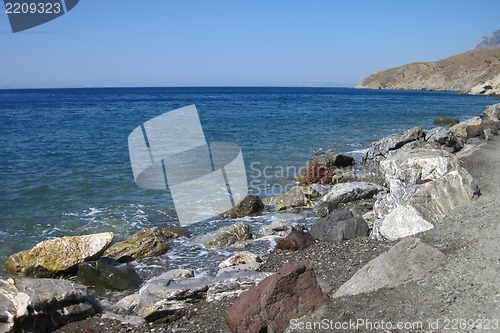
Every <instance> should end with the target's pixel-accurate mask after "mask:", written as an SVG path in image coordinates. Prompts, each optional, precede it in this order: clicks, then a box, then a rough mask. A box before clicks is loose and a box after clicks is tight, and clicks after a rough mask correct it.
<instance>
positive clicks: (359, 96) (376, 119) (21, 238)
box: [0, 88, 494, 274]
mask: <svg viewBox="0 0 500 333" xmlns="http://www.w3.org/2000/svg"><path fill="white" fill-rule="evenodd" d="M493 103H494V101H492V100H490V99H487V98H485V97H477V96H466V95H458V94H454V93H443V92H410V91H386V90H363V89H350V88H109V89H42V90H0V128H1V131H0V142H1V145H0V160H1V163H0V176H1V178H0V179H1V183H0V184H1V186H0V226H1V229H0V262H1V263H3V262H4V261H5V259H6V258H7V256H8V255H10V254H12V253H14V252H17V251H20V250H24V249H27V248H31V247H32V246H33V245H35V244H36V243H37V242H39V241H41V240H45V239H48V238H51V237H59V236H66V235H78V234H85V233H91V232H101V231H114V232H116V233H117V235H118V237H126V236H128V235H130V234H132V233H133V232H135V231H137V230H139V229H140V228H141V227H150V226H175V225H176V223H177V222H176V218H175V211H174V209H173V205H172V202H171V200H170V197H169V195H168V194H167V193H165V192H162V191H154V190H144V189H141V188H138V187H137V186H136V185H135V183H134V180H133V177H132V171H131V166H130V160H129V156H128V147H127V138H128V135H129V134H130V132H131V131H132V130H133V129H134V128H136V127H137V126H139V125H140V124H142V123H144V122H145V121H147V120H149V119H151V118H153V117H155V116H158V115H160V114H163V113H165V112H167V111H169V110H173V109H175V108H178V107H182V106H186V105H190V104H196V106H197V108H198V112H199V115H200V119H201V123H202V126H203V128H204V131H205V136H206V139H207V141H208V142H213V141H226V142H233V143H236V144H238V145H239V146H240V147H241V149H242V153H243V157H244V159H245V163H246V165H247V173H248V176H249V180H252V179H253V178H254V176H257V175H258V173H259V170H260V171H261V170H263V168H264V167H266V166H270V167H272V168H273V169H272V170H277V169H278V168H280V167H283V168H285V167H298V166H301V165H303V164H304V162H305V160H306V159H307V158H308V157H310V156H311V155H312V154H313V153H314V152H316V151H318V150H329V151H333V152H344V153H351V154H354V155H355V156H357V157H358V158H359V157H360V156H361V155H360V150H362V149H364V148H367V147H368V146H369V145H370V143H371V142H372V141H373V140H376V139H378V138H381V137H383V136H387V135H389V134H393V133H396V132H399V131H402V130H405V129H407V128H410V127H413V126H417V125H418V126H422V127H424V128H431V127H432V126H433V125H432V122H433V120H434V119H435V118H437V117H458V118H460V119H466V118H468V117H471V116H476V115H479V114H480V113H481V112H482V110H483V107H484V106H486V105H489V104H493ZM268 170H269V168H268ZM288 176H290V175H286V177H284V178H283V179H271V180H269V179H260V181H261V182H260V183H259V186H261V187H262V186H265V185H268V186H269V185H273V184H274V183H280V184H281V183H288V182H289V179H288ZM260 178H262V177H260ZM266 182H267V184H266ZM255 184H256V182H254V183H253V185H255ZM252 189H253V191H254V192H256V191H257V190H259V189H262V188H258V187H255V186H253V187H252ZM210 227H213V225H212V224H207V225H195V226H193V230H194V231H195V232H204V231H205V230H204V228H210ZM170 259H171V260H173V259H172V258H170ZM174 261H175V260H174ZM0 274H1V273H0Z"/></svg>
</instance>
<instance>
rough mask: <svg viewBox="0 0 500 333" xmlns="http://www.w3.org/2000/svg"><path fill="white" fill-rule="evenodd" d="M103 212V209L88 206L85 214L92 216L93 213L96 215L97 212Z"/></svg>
mask: <svg viewBox="0 0 500 333" xmlns="http://www.w3.org/2000/svg"><path fill="white" fill-rule="evenodd" d="M103 212H104V210H101V209H99V208H94V207H90V212H88V213H87V215H86V216H94V215H97V214H99V213H103Z"/></svg>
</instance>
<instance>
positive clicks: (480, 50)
mask: <svg viewBox="0 0 500 333" xmlns="http://www.w3.org/2000/svg"><path fill="white" fill-rule="evenodd" d="M495 34H500V32H499V31H497V32H496V33H495ZM489 37H491V36H489ZM493 37H494V36H493ZM493 37H491V38H489V39H488V40H487V41H488V43H486V42H483V40H482V42H481V43H480V44H479V45H478V46H477V47H476V48H475V49H474V50H471V51H468V52H465V53H461V54H457V55H454V56H452V57H449V58H446V59H442V60H439V61H435V62H416V63H411V64H407V65H403V66H399V67H394V68H390V69H386V70H382V71H380V72H378V73H375V74H373V75H370V76H369V77H367V78H365V79H364V80H363V81H361V82H360V83H359V84H358V85H357V86H356V88H372V89H404V90H446V91H457V92H461V93H467V94H474V95H496V96H500V45H498V44H495V43H494V42H493V41H494V40H496V39H494V38H493ZM483 39H484V38H483ZM483 44H488V46H487V47H486V46H484V45H483Z"/></svg>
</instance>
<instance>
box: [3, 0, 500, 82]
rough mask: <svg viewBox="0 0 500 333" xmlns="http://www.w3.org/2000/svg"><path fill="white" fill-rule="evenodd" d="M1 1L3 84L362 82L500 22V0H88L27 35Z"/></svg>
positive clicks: (474, 37)
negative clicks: (14, 28)
mask: <svg viewBox="0 0 500 333" xmlns="http://www.w3.org/2000/svg"><path fill="white" fill-rule="evenodd" d="M0 8H2V12H0V48H1V52H0V88H30V87H109V86H114V87H117V86H118V87H123V86H331V85H354V84H356V83H357V82H358V81H360V80H361V79H363V78H364V77H365V76H368V75H370V74H372V73H373V72H377V71H379V70H381V69H384V68H388V67H394V66H398V65H403V64H405V63H408V62H414V61H432V60H438V59H441V58H445V57H448V56H451V55H453V54H456V53H461V52H464V51H467V50H469V49H471V48H473V47H474V46H475V44H476V43H477V42H478V41H479V39H480V37H481V36H483V35H486V34H489V33H492V32H493V31H495V30H497V29H500V19H499V18H500V16H499V13H500V1H499V0H481V1H476V0H469V1H465V0H419V1H406V0H387V1H383V0H378V1H377V0H364V1H348V0H343V1H337V0H136V1H132V0H80V3H79V4H78V5H77V6H76V7H75V8H74V9H73V10H72V11H70V12H69V13H67V14H65V15H63V16H62V17H60V18H58V19H56V20H53V21H51V22H49V23H47V24H44V25H41V26H39V27H36V28H33V29H30V30H27V31H25V32H19V33H16V34H13V33H12V32H11V30H10V26H9V22H8V18H7V15H6V14H5V11H4V8H3V7H0Z"/></svg>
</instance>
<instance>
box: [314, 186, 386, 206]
mask: <svg viewBox="0 0 500 333" xmlns="http://www.w3.org/2000/svg"><path fill="white" fill-rule="evenodd" d="M385 190H386V188H385V187H383V186H380V185H378V184H374V183H367V182H352V183H341V184H337V185H334V186H333V187H332V189H331V190H330V192H328V193H327V194H326V195H325V196H324V197H323V198H322V199H321V200H322V201H328V202H333V203H337V204H340V203H348V202H351V201H357V200H361V199H371V198H373V196H375V195H376V194H377V193H379V192H382V191H385Z"/></svg>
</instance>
